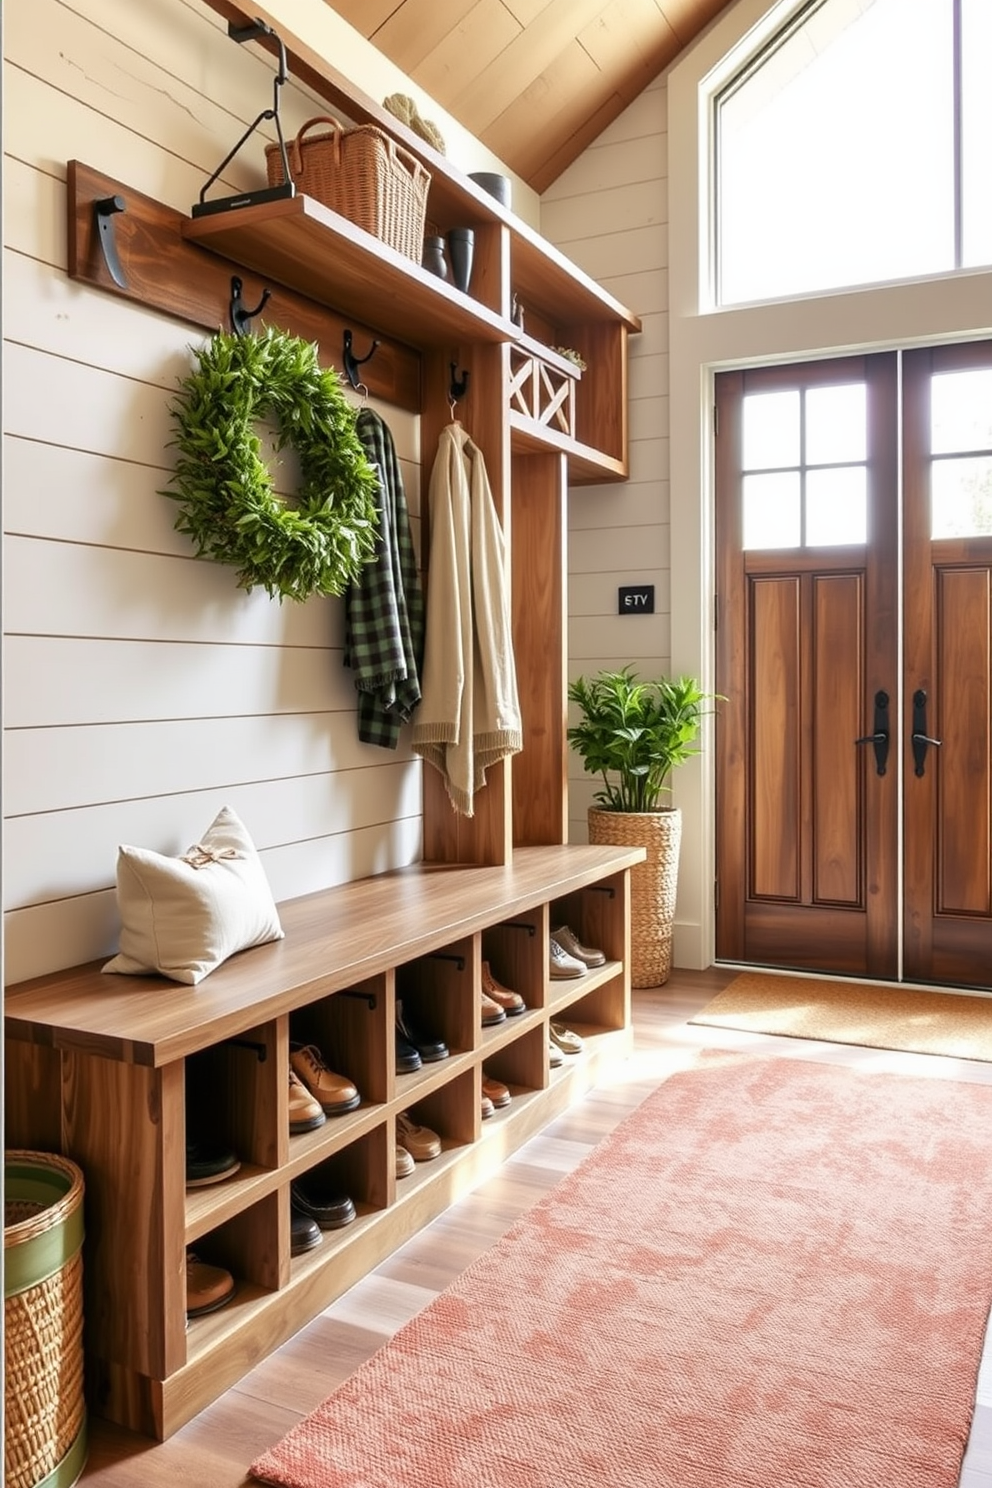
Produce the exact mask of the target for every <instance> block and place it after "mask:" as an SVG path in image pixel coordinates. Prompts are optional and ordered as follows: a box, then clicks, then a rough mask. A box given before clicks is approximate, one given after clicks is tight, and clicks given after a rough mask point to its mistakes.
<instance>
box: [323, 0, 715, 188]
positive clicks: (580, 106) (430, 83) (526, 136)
mask: <svg viewBox="0 0 992 1488" xmlns="http://www.w3.org/2000/svg"><path fill="white" fill-rule="evenodd" d="M326 3H327V4H328V5H330V7H331V9H332V10H335V11H337V13H338V14H339V15H340V16H342V17H343V19H344V20H346V21H347V22H348V23H349V25H351V26H353V27H354V28H355V30H356V31H359V32H360V33H361V34H362V35H363V36H364V37H366V38H367V39H368V40H369V41H371V42H372V44H373V45H374V46H375V47H377V48H378V49H379V51H381V52H382V53H383V54H384V55H385V56H387V57H388V58H389V59H390V61H392V62H394V63H395V64H396V65H397V67H399V68H401V69H402V71H403V72H405V73H406V75H407V77H409V78H412V79H413V81H414V82H416V83H418V84H419V85H420V86H421V87H422V88H423V89H424V90H425V91H426V92H427V93H429V94H430V96H431V97H432V98H433V99H435V100H436V101H437V102H438V103H439V104H440V105H441V106H442V107H443V108H444V109H446V110H447V112H448V113H449V114H451V115H452V116H453V117H454V118H455V119H457V120H458V122H459V123H460V124H462V125H464V127H465V128H466V129H468V130H470V131H471V133H472V134H474V135H475V136H476V137H477V138H478V139H480V140H482V142H483V143H484V144H485V145H487V146H488V147H489V149H490V150H492V151H493V153H494V154H496V155H498V156H499V158H500V159H501V160H503V161H505V162H506V164H507V165H508V166H509V167H510V168H511V170H513V171H515V172H516V173H517V175H519V176H522V177H523V179H524V180H525V181H527V182H528V183H529V184H530V185H531V186H533V187H534V189H535V190H536V191H544V190H545V189H546V188H547V187H548V186H550V184H551V182H552V181H554V180H556V179H557V177H558V176H560V175H561V173H562V171H563V170H564V169H565V167H566V166H568V165H570V164H571V162H572V161H573V160H574V159H575V158H576V157H577V156H578V155H580V154H581V153H582V151H583V150H584V149H585V148H586V146H587V145H589V144H590V143H591V142H592V141H593V140H594V139H595V138H596V137H597V135H599V134H601V133H602V131H603V130H604V129H605V128H606V126H607V125H608V124H610V123H612V121H613V120H614V119H615V118H617V116H618V115H619V114H621V113H622V112H623V110H624V109H625V108H626V107H627V105H628V104H629V103H631V102H632V101H633V99H635V98H636V97H637V95H638V94H639V93H640V92H642V91H643V89H644V88H645V87H646V86H647V84H648V83H650V82H652V81H653V79H654V78H656V77H657V76H658V74H659V73H660V72H661V71H663V69H664V68H666V67H667V66H668V65H669V64H670V63H671V62H672V61H674V59H675V58H676V57H677V56H678V54H679V52H680V51H681V50H682V49H683V47H685V46H686V45H687V44H688V43H689V42H690V41H692V39H693V38H694V37H695V36H697V35H698V34H699V32H700V31H702V29H703V28H704V26H706V25H707V24H708V23H709V22H710V21H711V20H712V19H713V17H714V16H715V15H716V14H717V13H718V12H719V11H721V10H724V9H725V8H726V6H727V5H728V4H729V3H730V0H326Z"/></svg>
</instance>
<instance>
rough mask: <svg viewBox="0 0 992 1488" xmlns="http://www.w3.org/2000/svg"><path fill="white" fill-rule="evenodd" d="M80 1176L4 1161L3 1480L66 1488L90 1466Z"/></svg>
mask: <svg viewBox="0 0 992 1488" xmlns="http://www.w3.org/2000/svg"><path fill="white" fill-rule="evenodd" d="M82 1246H83V1175H82V1173H81V1172H80V1170H79V1168H78V1167H77V1166H76V1165H75V1163H72V1162H69V1161H68V1159H67V1158H64V1157H56V1156H54V1155H53V1154H52V1153H49V1152H21V1151H9V1152H7V1153H6V1154H5V1160H4V1227H3V1257H4V1299H3V1311H4V1366H5V1370H4V1411H5V1415H6V1426H5V1434H4V1451H3V1456H4V1481H5V1482H6V1485H7V1488H36V1485H37V1484H39V1483H42V1482H44V1483H45V1488H68V1485H69V1484H71V1483H74V1482H75V1481H76V1479H77V1478H78V1477H79V1475H80V1473H81V1472H82V1470H83V1466H84V1464H85V1461H86V1406H85V1399H84V1395H83V1257H82Z"/></svg>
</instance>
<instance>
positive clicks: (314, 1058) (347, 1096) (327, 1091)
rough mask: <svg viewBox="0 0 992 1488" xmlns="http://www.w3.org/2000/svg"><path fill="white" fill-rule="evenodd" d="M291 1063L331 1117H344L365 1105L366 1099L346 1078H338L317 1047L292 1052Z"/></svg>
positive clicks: (306, 1047)
mask: <svg viewBox="0 0 992 1488" xmlns="http://www.w3.org/2000/svg"><path fill="white" fill-rule="evenodd" d="M289 1062H290V1064H291V1065H292V1067H293V1070H294V1072H295V1073H296V1074H297V1075H298V1076H299V1078H300V1079H301V1080H302V1081H303V1083H304V1085H305V1086H306V1087H307V1089H308V1090H309V1092H310V1094H311V1095H312V1096H314V1097H315V1098H316V1099H317V1101H318V1102H319V1103H320V1106H321V1109H322V1110H324V1111H326V1112H327V1114H328V1116H341V1115H343V1114H344V1112H345V1111H353V1110H354V1109H355V1107H356V1106H358V1105H360V1104H361V1100H362V1097H361V1096H360V1095H359V1093H358V1090H357V1089H356V1087H355V1086H354V1085H353V1084H352V1083H351V1081H350V1080H349V1079H347V1078H346V1077H345V1076H344V1075H336V1074H335V1073H334V1071H333V1070H329V1069H328V1068H327V1065H326V1064H325V1063H324V1056H323V1055H322V1054H321V1052H320V1050H319V1049H318V1048H317V1046H316V1044H307V1045H306V1046H305V1047H304V1048H300V1049H292V1050H291V1051H290V1055H289Z"/></svg>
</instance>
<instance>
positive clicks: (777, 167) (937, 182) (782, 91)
mask: <svg viewBox="0 0 992 1488" xmlns="http://www.w3.org/2000/svg"><path fill="white" fill-rule="evenodd" d="M990 77H992V0H811V3H810V4H808V5H806V6H804V7H803V8H802V9H801V11H800V12H799V13H798V15H797V16H796V17H795V18H794V19H793V20H792V22H791V23H790V24H789V25H788V26H787V27H786V28H785V29H784V30H783V31H782V32H780V33H779V34H778V36H777V37H776V38H775V39H774V40H773V41H772V42H771V43H770V45H768V46H767V47H766V48H765V49H764V50H763V51H762V52H761V53H760V55H759V56H758V57H756V58H755V59H753V60H752V61H751V62H750V63H749V64H748V65H747V66H746V67H745V68H743V69H742V70H741V71H740V72H738V74H737V75H736V76H735V77H734V79H733V80H732V81H731V82H730V83H729V84H728V85H727V86H726V87H725V88H724V89H723V90H722V92H721V93H720V94H719V95H718V96H717V99H716V203H715V211H716V234H715V247H716V266H715V267H716V295H717V301H718V303H719V304H722V305H733V304H742V303H745V302H748V301H755V300H767V299H776V298H782V297H795V296H798V295H804V294H813V293H816V292H818V291H824V290H828V289H836V288H838V287H841V286H847V285H856V284H869V283H877V282H882V281H887V280H894V279H903V278H912V277H917V276H922V275H931V274H938V273H943V272H949V271H953V270H955V269H961V268H968V267H975V266H978V265H983V264H988V263H992V192H990V190H989V187H988V153H989V148H990V145H989V142H990V140H992V87H990V86H989V78H990Z"/></svg>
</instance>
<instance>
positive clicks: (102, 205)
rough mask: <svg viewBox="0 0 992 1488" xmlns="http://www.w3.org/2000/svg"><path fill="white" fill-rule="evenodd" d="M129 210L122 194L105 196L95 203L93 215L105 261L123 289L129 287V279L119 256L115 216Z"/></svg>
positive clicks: (113, 277)
mask: <svg viewBox="0 0 992 1488" xmlns="http://www.w3.org/2000/svg"><path fill="white" fill-rule="evenodd" d="M126 210H127V203H126V202H125V200H124V198H123V197H122V196H105V197H103V198H102V199H101V200H100V201H95V202H94V203H93V217H94V220H95V222H96V230H97V236H98V237H99V239H100V247H101V248H102V249H103V258H104V262H105V263H106V265H107V268H108V269H109V271H110V277H111V279H113V281H114V283H115V284H117V285H119V286H120V287H121V289H127V280H126V279H125V278H124V270H123V269H122V268H121V261H120V259H119V258H118V257H117V239H116V238H115V237H114V217H115V216H116V215H117V213H118V212H124V211H126Z"/></svg>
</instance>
